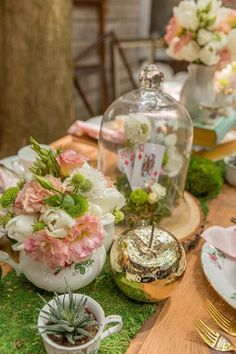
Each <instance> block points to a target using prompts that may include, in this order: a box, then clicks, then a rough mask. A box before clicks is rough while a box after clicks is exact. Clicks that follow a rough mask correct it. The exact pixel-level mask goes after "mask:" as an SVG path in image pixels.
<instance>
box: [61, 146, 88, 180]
mask: <svg viewBox="0 0 236 354" xmlns="http://www.w3.org/2000/svg"><path fill="white" fill-rule="evenodd" d="M88 160H89V159H88V158H86V157H85V156H83V155H82V154H78V153H77V152H76V151H73V150H67V151H65V152H62V153H61V154H60V155H58V156H57V162H58V163H59V165H60V167H61V172H62V174H63V176H68V175H69V174H70V172H71V171H72V170H74V169H75V168H79V167H82V165H83V164H84V163H85V162H86V161H88Z"/></svg>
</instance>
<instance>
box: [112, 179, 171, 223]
mask: <svg viewBox="0 0 236 354" xmlns="http://www.w3.org/2000/svg"><path fill="white" fill-rule="evenodd" d="M160 183H161V184H162V185H163V186H164V187H166V188H167V189H168V190H169V191H170V193H171V195H172V193H174V195H175V196H176V200H177V198H178V190H177V188H176V186H175V185H174V184H173V182H172V181H171V179H170V178H168V177H167V178H162V181H161V182H160ZM116 187H117V189H118V190H119V191H120V192H121V193H122V194H123V195H124V196H125V198H126V201H127V204H126V205H125V206H124V208H122V210H121V211H122V212H123V213H124V217H125V218H124V221H125V222H126V223H127V224H128V225H129V226H135V225H138V224H140V223H141V222H143V221H147V222H148V223H151V222H153V221H155V222H157V223H158V222H159V221H160V219H161V218H162V217H165V216H169V215H170V206H169V200H168V195H167V196H166V197H165V198H163V199H161V200H159V201H158V202H157V203H154V204H150V203H148V201H147V197H148V194H147V193H146V192H145V191H144V190H142V189H138V190H137V189H136V190H135V191H134V192H136V191H138V192H136V193H137V195H136V194H134V192H132V190H131V188H130V185H129V182H128V180H127V178H126V176H125V175H122V176H118V177H117V179H116ZM140 191H142V192H144V194H143V193H142V192H140ZM132 195H133V197H132V198H131V196H132ZM140 196H141V197H140ZM145 199H146V200H145ZM140 200H141V201H143V200H145V202H144V203H142V204H141V203H140ZM134 201H135V202H134ZM137 201H139V203H137Z"/></svg>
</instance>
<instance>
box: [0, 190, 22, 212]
mask: <svg viewBox="0 0 236 354" xmlns="http://www.w3.org/2000/svg"><path fill="white" fill-rule="evenodd" d="M18 192H19V188H18V187H10V188H8V189H7V190H5V192H4V193H3V195H2V196H1V198H0V204H1V206H2V207H3V208H8V207H9V206H11V205H12V204H13V203H14V201H15V199H16V197H17V194H18Z"/></svg>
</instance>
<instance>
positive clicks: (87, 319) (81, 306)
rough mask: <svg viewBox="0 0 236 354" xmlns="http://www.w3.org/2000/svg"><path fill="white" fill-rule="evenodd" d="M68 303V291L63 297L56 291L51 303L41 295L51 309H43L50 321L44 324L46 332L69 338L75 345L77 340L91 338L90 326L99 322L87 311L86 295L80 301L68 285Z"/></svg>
mask: <svg viewBox="0 0 236 354" xmlns="http://www.w3.org/2000/svg"><path fill="white" fill-rule="evenodd" d="M66 290H67V291H68V297H69V300H68V303H66V296H67V294H66V292H65V293H64V295H63V298H61V297H59V296H58V295H57V293H54V298H53V300H54V304H53V305H51V304H50V303H48V302H47V300H46V299H44V297H42V296H41V295H39V296H40V298H41V299H42V300H43V302H44V303H45V304H47V305H48V307H49V311H45V310H43V314H44V316H45V315H46V318H48V322H47V323H46V324H45V325H44V326H42V327H41V328H42V329H43V332H44V333H47V334H54V335H56V336H57V337H59V338H60V337H61V338H64V339H67V341H68V342H69V343H71V344H72V345H74V344H75V343H76V341H78V340H82V339H86V338H91V337H92V336H91V334H90V332H89V328H90V327H91V326H94V325H95V326H96V327H97V329H98V323H97V321H95V320H94V318H93V316H92V315H91V314H89V313H87V311H86V303H87V299H86V297H85V296H83V297H82V298H81V300H80V301H79V302H77V301H76V297H75V296H74V294H73V292H72V291H71V289H70V287H69V286H67V289H66Z"/></svg>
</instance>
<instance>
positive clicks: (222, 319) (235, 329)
mask: <svg viewBox="0 0 236 354" xmlns="http://www.w3.org/2000/svg"><path fill="white" fill-rule="evenodd" d="M204 307H205V309H206V310H207V312H208V313H209V315H210V316H211V317H212V318H213V320H214V321H215V322H216V323H217V324H218V325H219V326H220V327H221V328H222V329H223V330H224V331H225V332H227V333H229V334H231V336H236V322H233V321H231V320H230V319H229V318H227V317H226V316H225V315H223V313H222V312H220V311H219V310H217V308H216V307H215V306H214V305H213V304H212V303H211V302H210V300H208V299H206V301H205V303H204Z"/></svg>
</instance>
